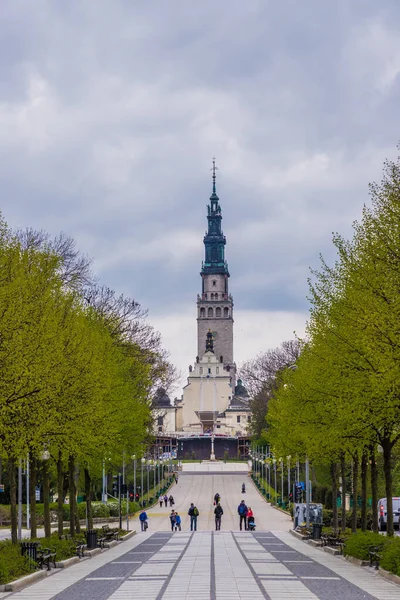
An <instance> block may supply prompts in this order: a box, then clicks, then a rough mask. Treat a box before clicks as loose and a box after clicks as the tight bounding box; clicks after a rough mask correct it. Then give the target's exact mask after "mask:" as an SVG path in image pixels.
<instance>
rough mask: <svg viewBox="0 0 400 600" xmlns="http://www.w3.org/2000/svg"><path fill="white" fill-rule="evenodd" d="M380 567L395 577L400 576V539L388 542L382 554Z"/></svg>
mask: <svg viewBox="0 0 400 600" xmlns="http://www.w3.org/2000/svg"><path fill="white" fill-rule="evenodd" d="M380 567H382V569H385V570H386V571H390V572H391V573H394V574H395V575H400V539H399V538H394V539H390V540H388V542H387V544H386V545H385V547H384V549H383V552H382V559H381V562H380Z"/></svg>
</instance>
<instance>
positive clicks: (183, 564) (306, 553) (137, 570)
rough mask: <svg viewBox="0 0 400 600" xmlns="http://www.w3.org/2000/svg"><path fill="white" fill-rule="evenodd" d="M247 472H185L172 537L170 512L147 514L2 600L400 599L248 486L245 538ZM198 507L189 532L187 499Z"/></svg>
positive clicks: (399, 590) (177, 490) (396, 589)
mask: <svg viewBox="0 0 400 600" xmlns="http://www.w3.org/2000/svg"><path fill="white" fill-rule="evenodd" d="M242 481H243V475H227V474H225V475H221V474H218V475H216V476H213V475H211V474H208V473H207V474H206V475H205V476H203V475H202V474H196V475H192V476H191V475H189V474H187V475H184V476H182V477H180V478H179V484H178V486H174V489H173V495H174V497H175V500H176V505H175V508H177V509H178V510H179V512H180V514H181V516H182V517H183V528H182V531H181V532H174V533H172V532H171V530H170V524H169V519H168V515H169V512H170V508H168V509H167V508H165V507H164V508H163V509H160V507H156V508H154V509H152V510H150V511H148V513H149V524H150V529H149V530H148V531H147V532H139V533H138V534H137V535H136V536H134V537H133V538H131V539H129V540H127V541H126V542H123V543H120V544H119V545H117V546H116V547H114V548H112V549H110V550H107V551H104V552H102V553H101V554H99V555H97V556H95V557H93V558H91V559H87V560H84V561H80V562H79V563H78V564H76V565H74V566H72V567H70V568H69V569H63V570H57V572H55V571H52V574H51V575H50V576H49V577H47V578H46V579H43V580H41V581H39V582H38V583H36V584H34V585H32V586H30V587H28V588H25V589H24V590H21V591H20V592H15V593H4V594H1V593H0V600H3V599H5V598H10V600H92V599H93V600H262V599H264V598H266V599H268V600H289V599H290V600H361V599H363V600H374V599H375V600H400V586H397V585H395V584H392V583H389V582H387V581H385V580H383V579H382V578H381V577H380V576H379V575H378V572H377V571H376V570H375V569H370V568H368V567H365V568H359V567H356V566H354V565H351V564H350V563H348V562H347V561H345V560H343V559H341V558H338V557H334V556H331V555H329V554H326V553H325V552H322V551H321V550H318V549H316V548H314V547H312V546H309V545H307V544H305V543H304V542H301V541H299V540H297V539H295V538H294V537H293V536H291V535H290V534H289V532H288V529H289V528H290V519H288V517H287V516H286V515H284V514H282V513H280V512H278V511H276V510H274V509H273V508H271V507H270V506H269V505H267V504H266V503H265V501H264V500H263V499H262V498H261V497H260V495H259V494H258V492H257V490H256V489H255V488H254V487H253V486H252V485H251V483H250V482H246V483H247V487H248V490H247V493H246V502H247V504H248V505H251V506H252V508H253V510H254V513H255V516H256V522H257V531H256V533H250V532H245V531H243V532H240V531H238V529H239V522H238V515H237V504H238V502H240V499H241V494H240V491H239V490H240V487H241V482H242ZM216 491H218V492H219V493H220V494H221V496H222V505H223V508H224V516H223V520H222V528H223V529H222V531H214V529H215V525H214V514H213V508H214V507H213V505H212V498H213V495H214V494H215V492H216ZM191 501H193V502H194V503H195V504H196V505H197V506H198V508H199V510H200V517H199V522H198V531H197V532H190V531H189V519H188V517H187V508H188V502H191Z"/></svg>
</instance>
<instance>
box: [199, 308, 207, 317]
mask: <svg viewBox="0 0 400 600" xmlns="http://www.w3.org/2000/svg"><path fill="white" fill-rule="evenodd" d="M205 316H206V309H205V308H204V307H202V308H201V309H200V317H205Z"/></svg>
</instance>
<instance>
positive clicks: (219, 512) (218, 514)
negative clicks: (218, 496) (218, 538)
mask: <svg viewBox="0 0 400 600" xmlns="http://www.w3.org/2000/svg"><path fill="white" fill-rule="evenodd" d="M223 514H224V511H223V510H222V506H221V505H220V504H219V502H218V503H217V506H216V507H215V508H214V515H215V531H219V530H220V529H221V517H222V515H223Z"/></svg>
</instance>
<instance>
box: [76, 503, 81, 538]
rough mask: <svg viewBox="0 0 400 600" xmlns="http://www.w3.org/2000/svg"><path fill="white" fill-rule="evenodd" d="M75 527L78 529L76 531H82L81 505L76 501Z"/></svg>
mask: <svg viewBox="0 0 400 600" xmlns="http://www.w3.org/2000/svg"><path fill="white" fill-rule="evenodd" d="M75 511H76V512H75V529H76V533H80V532H81V523H80V518H79V506H78V503H77V502H76V503H75Z"/></svg>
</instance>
